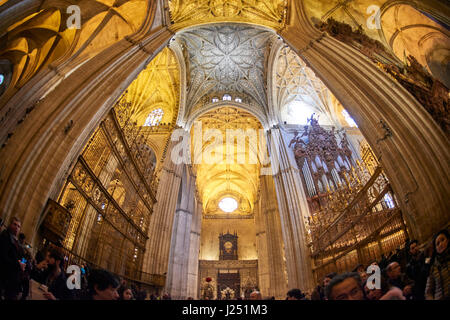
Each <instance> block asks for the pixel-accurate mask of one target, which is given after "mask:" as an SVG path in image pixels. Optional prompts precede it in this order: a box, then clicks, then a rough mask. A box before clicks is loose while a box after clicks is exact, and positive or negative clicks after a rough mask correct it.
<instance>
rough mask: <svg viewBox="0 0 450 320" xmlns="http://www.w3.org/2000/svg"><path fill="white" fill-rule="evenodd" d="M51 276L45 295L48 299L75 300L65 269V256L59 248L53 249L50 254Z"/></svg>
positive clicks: (49, 266)
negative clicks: (68, 284)
mask: <svg viewBox="0 0 450 320" xmlns="http://www.w3.org/2000/svg"><path fill="white" fill-rule="evenodd" d="M48 271H49V276H48V278H47V281H46V282H45V284H46V286H47V288H48V289H47V292H44V297H45V298H47V299H48V300H73V299H74V294H73V291H72V290H70V289H69V288H68V286H67V277H66V273H65V271H64V256H63V254H62V253H61V252H59V250H58V249H52V250H51V251H50V253H49V255H48Z"/></svg>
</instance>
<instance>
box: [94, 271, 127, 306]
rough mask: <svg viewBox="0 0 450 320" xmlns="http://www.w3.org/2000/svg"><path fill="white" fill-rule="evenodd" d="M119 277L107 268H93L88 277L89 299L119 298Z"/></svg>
mask: <svg viewBox="0 0 450 320" xmlns="http://www.w3.org/2000/svg"><path fill="white" fill-rule="evenodd" d="M119 286H120V282H119V279H117V278H116V277H115V276H114V275H113V274H112V273H110V272H108V271H106V270H101V269H99V270H91V271H90V274H89V278H88V297H87V298H88V299H90V300H118V299H119V293H118V292H117V289H118V288H119Z"/></svg>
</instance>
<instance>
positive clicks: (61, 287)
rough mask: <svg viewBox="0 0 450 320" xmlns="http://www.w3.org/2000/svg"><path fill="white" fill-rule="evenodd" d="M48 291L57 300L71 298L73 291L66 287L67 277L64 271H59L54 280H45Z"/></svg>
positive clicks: (72, 297)
mask: <svg viewBox="0 0 450 320" xmlns="http://www.w3.org/2000/svg"><path fill="white" fill-rule="evenodd" d="M47 286H48V291H49V292H51V293H52V294H53V295H54V296H55V298H56V299H58V300H73V299H74V297H75V295H74V291H73V290H70V289H69V288H68V287H67V277H66V275H65V273H64V271H61V272H60V273H59V275H58V276H57V277H56V279H55V280H53V281H52V282H49V281H47Z"/></svg>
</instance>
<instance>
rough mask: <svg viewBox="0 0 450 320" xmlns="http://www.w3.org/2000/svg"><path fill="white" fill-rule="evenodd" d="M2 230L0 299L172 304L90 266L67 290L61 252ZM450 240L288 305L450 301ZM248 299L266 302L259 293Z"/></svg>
mask: <svg viewBox="0 0 450 320" xmlns="http://www.w3.org/2000/svg"><path fill="white" fill-rule="evenodd" d="M4 229H5V230H3V231H1V233H0V300H19V299H20V300H26V299H30V298H31V299H34V298H35V297H30V294H33V290H32V289H33V288H37V290H39V293H40V296H41V297H42V299H47V300H148V299H149V300H171V297H170V295H169V294H167V293H165V294H162V295H160V296H156V295H153V294H152V295H150V296H148V293H147V292H146V291H145V290H140V288H137V287H136V286H135V285H134V284H128V283H127V281H126V280H124V279H120V278H119V277H117V276H116V275H114V274H112V273H110V272H108V271H106V270H101V269H93V268H91V267H89V266H88V265H80V266H78V267H79V270H81V277H80V283H79V286H78V287H77V286H76V281H77V279H76V278H73V281H72V284H73V286H69V285H68V279H69V278H71V275H68V274H67V273H66V269H65V268H66V267H67V266H66V265H65V262H66V257H65V256H64V254H63V253H62V251H61V250H60V249H59V248H57V247H54V248H52V249H50V250H47V251H46V252H45V253H44V252H38V253H37V254H36V256H35V257H33V256H32V255H31V253H30V250H29V249H30V246H29V245H28V244H26V242H25V238H26V237H25V235H24V234H23V233H20V229H21V222H20V220H19V219H17V218H13V219H12V221H11V223H10V224H9V226H8V227H7V228H4ZM449 239H450V235H449V232H448V230H446V229H444V230H442V231H440V232H438V233H437V234H436V235H435V236H434V238H433V241H432V243H431V245H430V246H429V247H427V248H426V249H425V250H420V249H419V248H420V244H419V242H418V241H416V240H413V241H408V242H407V244H406V246H405V249H404V250H397V251H396V252H395V253H392V254H391V255H390V256H389V257H385V256H383V257H382V259H381V261H374V262H373V263H371V264H370V265H369V266H372V268H368V267H369V266H363V265H358V266H356V267H355V268H354V269H353V270H352V271H351V272H347V273H343V274H337V273H330V274H328V275H326V276H325V277H324V278H323V280H322V281H321V283H320V284H319V285H318V286H317V288H316V289H315V290H314V292H313V293H312V294H311V296H308V297H307V296H306V295H305V294H304V293H303V292H302V291H301V290H299V289H292V290H290V291H289V292H288V293H287V295H286V300H308V299H311V300H425V299H426V300H449V299H450V270H449V249H448V243H449ZM376 269H378V270H380V271H382V272H380V277H379V279H378V281H377V280H376V278H375V279H374V278H373V277H372V275H371V274H369V273H368V270H376ZM69 282H70V281H69ZM30 284H31V285H30ZM32 287H33V288H32ZM237 299H242V298H240V297H238V298H237ZM249 299H250V300H262V299H263V298H262V295H261V293H260V292H259V291H258V290H257V289H256V290H255V291H253V292H252V293H251V295H250V297H249ZM269 299H271V300H274V299H275V298H274V297H272V298H269ZM188 300H193V298H189V299H188Z"/></svg>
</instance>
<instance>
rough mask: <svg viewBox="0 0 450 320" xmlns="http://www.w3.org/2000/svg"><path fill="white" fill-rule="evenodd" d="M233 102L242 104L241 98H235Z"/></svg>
mask: <svg viewBox="0 0 450 320" xmlns="http://www.w3.org/2000/svg"><path fill="white" fill-rule="evenodd" d="M234 101H236V102H239V103H242V99H241V98H239V97H238V98H236V99H234Z"/></svg>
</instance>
